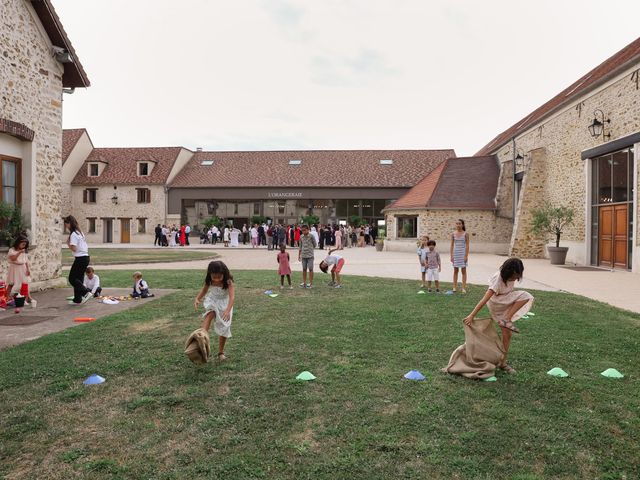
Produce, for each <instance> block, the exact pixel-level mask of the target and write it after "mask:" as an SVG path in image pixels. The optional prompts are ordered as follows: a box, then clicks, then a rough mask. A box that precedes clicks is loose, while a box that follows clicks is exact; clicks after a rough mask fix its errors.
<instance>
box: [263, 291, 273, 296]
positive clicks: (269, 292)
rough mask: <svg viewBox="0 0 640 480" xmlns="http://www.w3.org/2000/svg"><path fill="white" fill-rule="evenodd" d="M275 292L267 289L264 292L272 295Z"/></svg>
mask: <svg viewBox="0 0 640 480" xmlns="http://www.w3.org/2000/svg"><path fill="white" fill-rule="evenodd" d="M272 293H273V290H265V291H264V294H265V295H271V294H272Z"/></svg>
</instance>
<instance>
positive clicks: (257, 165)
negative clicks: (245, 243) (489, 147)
mask: <svg viewBox="0 0 640 480" xmlns="http://www.w3.org/2000/svg"><path fill="white" fill-rule="evenodd" d="M450 157H455V152H454V151H453V150H312V151H276V152H197V153H196V154H195V155H194V157H193V158H192V159H191V160H190V161H189V163H188V164H187V165H186V166H185V167H184V168H183V169H182V171H181V172H180V173H179V174H178V175H177V176H176V179H175V180H174V181H173V183H172V184H171V187H174V188H185V187H186V188H188V187H300V186H306V187H352V188H353V187H396V188H399V187H412V186H413V185H415V183H416V181H417V180H418V179H419V178H422V177H423V176H424V175H425V174H427V173H429V172H431V171H432V170H433V169H434V168H436V167H437V166H438V165H440V163H442V162H443V161H444V160H445V159H447V158H450ZM203 160H213V164H212V165H202V161H203ZM289 160H300V161H301V163H300V164H299V165H290V164H289ZM380 160H393V164H392V165H382V164H380Z"/></svg>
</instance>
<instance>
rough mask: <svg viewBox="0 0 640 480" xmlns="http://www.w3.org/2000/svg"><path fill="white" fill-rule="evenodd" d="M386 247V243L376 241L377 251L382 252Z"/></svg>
mask: <svg viewBox="0 0 640 480" xmlns="http://www.w3.org/2000/svg"><path fill="white" fill-rule="evenodd" d="M383 248H384V243H376V252H381V251H382V249H383Z"/></svg>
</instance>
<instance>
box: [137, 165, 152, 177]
mask: <svg viewBox="0 0 640 480" xmlns="http://www.w3.org/2000/svg"><path fill="white" fill-rule="evenodd" d="M149 173H150V169H149V163H148V162H138V176H139V177H146V176H148V175H149Z"/></svg>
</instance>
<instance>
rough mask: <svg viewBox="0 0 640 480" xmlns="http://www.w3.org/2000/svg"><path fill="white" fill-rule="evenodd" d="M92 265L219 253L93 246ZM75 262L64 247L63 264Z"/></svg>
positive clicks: (181, 259) (175, 259)
mask: <svg viewBox="0 0 640 480" xmlns="http://www.w3.org/2000/svg"><path fill="white" fill-rule="evenodd" d="M89 253H90V254H91V264H92V265H123V264H130V263H161V262H186V261H188V260H203V259H206V258H215V257H217V256H218V255H217V254H216V253H214V252H212V251H208V250H189V249H188V248H153V247H149V248H92V249H90V251H89ZM72 263H73V257H72V256H71V252H70V251H69V250H67V249H66V248H64V249H62V265H65V266H70V265H71V264H72Z"/></svg>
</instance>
